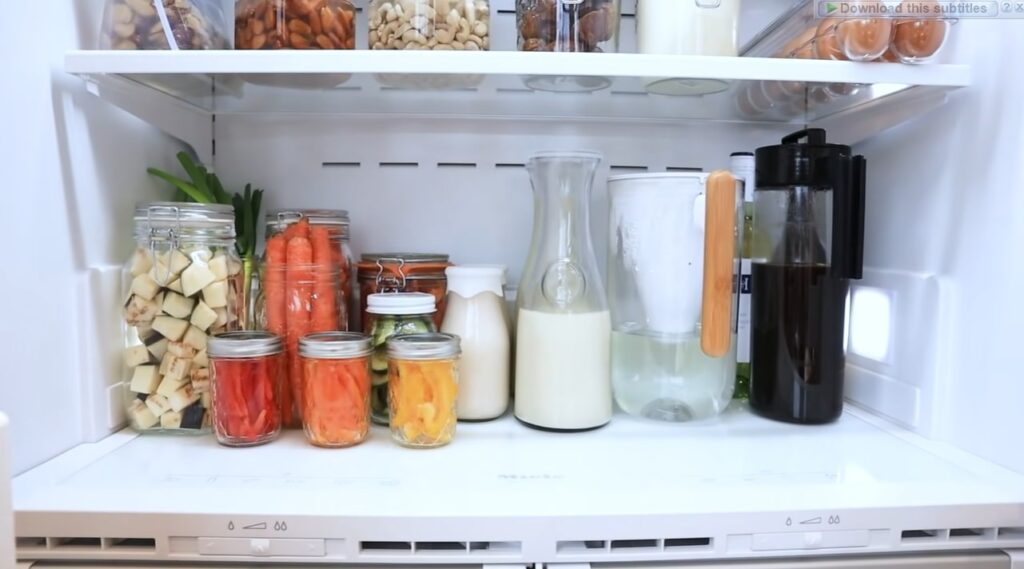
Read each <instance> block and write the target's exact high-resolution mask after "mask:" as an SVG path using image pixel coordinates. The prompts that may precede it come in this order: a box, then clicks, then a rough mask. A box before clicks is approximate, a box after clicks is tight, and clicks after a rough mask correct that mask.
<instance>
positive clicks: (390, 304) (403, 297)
mask: <svg viewBox="0 0 1024 569" xmlns="http://www.w3.org/2000/svg"><path fill="white" fill-rule="evenodd" d="M366 311H367V312H369V313H370V314H391V315H395V316H407V315H412V314H433V313H434V312H437V305H436V302H435V301H434V295H432V294H427V293H425V292H384V293H377V294H371V295H370V296H369V297H367V299H366Z"/></svg>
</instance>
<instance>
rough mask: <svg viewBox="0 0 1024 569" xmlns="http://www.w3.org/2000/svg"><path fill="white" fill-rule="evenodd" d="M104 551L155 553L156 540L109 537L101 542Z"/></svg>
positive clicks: (149, 538)
mask: <svg viewBox="0 0 1024 569" xmlns="http://www.w3.org/2000/svg"><path fill="white" fill-rule="evenodd" d="M103 548H104V549H115V550H116V549H124V550H131V551H133V552H140V551H145V550H149V551H155V550H156V540H155V539H153V538H151V537H111V538H105V539H104V540H103Z"/></svg>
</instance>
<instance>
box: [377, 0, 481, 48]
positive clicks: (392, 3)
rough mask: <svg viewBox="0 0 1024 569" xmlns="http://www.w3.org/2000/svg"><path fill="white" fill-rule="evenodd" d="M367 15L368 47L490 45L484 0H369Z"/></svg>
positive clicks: (479, 46)
mask: <svg viewBox="0 0 1024 569" xmlns="http://www.w3.org/2000/svg"><path fill="white" fill-rule="evenodd" d="M368 14H369V24H370V37H369V40H370V41H369V46H370V49H430V50H448V51H452V50H455V51H463V50H464V51H486V50H488V49H490V48H491V7H490V4H489V3H488V2H487V0H372V2H371V3H370V9H369V12H368Z"/></svg>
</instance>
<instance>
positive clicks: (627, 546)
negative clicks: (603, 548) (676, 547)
mask: <svg viewBox="0 0 1024 569" xmlns="http://www.w3.org/2000/svg"><path fill="white" fill-rule="evenodd" d="M660 548H661V545H660V544H659V543H658V540H656V539H616V540H612V553H624V552H629V553H638V552H640V551H644V550H657V549H660Z"/></svg>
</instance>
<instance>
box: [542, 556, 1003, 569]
mask: <svg viewBox="0 0 1024 569" xmlns="http://www.w3.org/2000/svg"><path fill="white" fill-rule="evenodd" d="M797 564H798V565H799V567H800V569H1012V568H1011V567H1010V560H1009V557H1008V556H1007V555H1006V554H1005V553H973V554H971V553H967V554H953V555H908V556H903V557H885V558H879V557H854V558H844V559H828V560H824V559H823V560H820V561H809V560H799V561H798V560H795V559H788V560H783V561H770V562H742V561H739V562H725V563H697V564H693V565H691V564H687V565H685V566H684V565H678V564H672V563H652V564H645V565H643V566H642V569H684V567H685V569H792V568H793V567H794V566H795V565H797ZM600 567H601V568H602V569H641V568H640V567H638V566H637V565H633V564H620V563H607V564H601V565H600ZM547 569H558V566H556V565H547Z"/></svg>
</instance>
